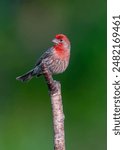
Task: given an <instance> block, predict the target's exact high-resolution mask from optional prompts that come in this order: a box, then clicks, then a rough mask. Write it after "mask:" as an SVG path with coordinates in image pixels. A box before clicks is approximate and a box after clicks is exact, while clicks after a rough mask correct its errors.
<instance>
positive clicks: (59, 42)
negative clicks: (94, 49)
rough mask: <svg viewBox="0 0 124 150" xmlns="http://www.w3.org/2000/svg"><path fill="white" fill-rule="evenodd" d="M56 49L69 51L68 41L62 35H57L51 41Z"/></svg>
mask: <svg viewBox="0 0 124 150" xmlns="http://www.w3.org/2000/svg"><path fill="white" fill-rule="evenodd" d="M52 42H53V43H54V44H55V46H56V47H58V46H59V47H61V48H66V49H70V41H69V39H68V38H67V37H66V35H64V34H57V35H56V36H55V39H53V40H52Z"/></svg>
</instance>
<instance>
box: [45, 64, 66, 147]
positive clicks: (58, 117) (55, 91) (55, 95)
mask: <svg viewBox="0 0 124 150" xmlns="http://www.w3.org/2000/svg"><path fill="white" fill-rule="evenodd" d="M42 71H43V75H44V77H45V80H46V82H47V85H48V89H49V92H50V97H51V104H52V114H53V127H54V150H65V136H64V113H63V105H62V97H61V85H60V83H59V82H58V81H55V80H53V78H52V75H51V73H50V71H49V70H48V69H47V66H46V65H45V63H42Z"/></svg>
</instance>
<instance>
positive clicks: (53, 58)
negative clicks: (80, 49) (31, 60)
mask: <svg viewBox="0 0 124 150" xmlns="http://www.w3.org/2000/svg"><path fill="white" fill-rule="evenodd" d="M52 42H53V43H54V45H53V47H51V48H49V49H48V50H47V51H45V52H44V53H43V54H42V56H41V57H40V58H39V59H38V61H37V63H36V65H35V67H34V68H33V69H32V70H30V71H28V72H27V73H26V74H24V75H22V76H19V77H17V78H16V79H17V80H20V81H27V80H30V79H31V78H32V77H34V76H37V77H38V76H40V75H42V64H43V63H45V65H46V66H47V68H48V69H49V71H50V73H51V74H59V73H62V72H63V71H65V70H66V68H67V66H68V64H69V58H70V41H69V39H68V38H67V37H66V36H65V35H64V34H57V35H56V36H55V38H54V39H53V40H52Z"/></svg>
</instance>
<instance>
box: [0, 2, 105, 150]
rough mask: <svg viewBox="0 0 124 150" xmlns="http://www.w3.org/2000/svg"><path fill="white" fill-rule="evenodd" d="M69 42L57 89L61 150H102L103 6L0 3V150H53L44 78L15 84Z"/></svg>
mask: <svg viewBox="0 0 124 150" xmlns="http://www.w3.org/2000/svg"><path fill="white" fill-rule="evenodd" d="M58 33H64V34H66V35H67V36H68V37H69V39H70V41H71V47H72V48H71V60H70V65H69V67H68V69H67V71H66V72H65V73H63V74H60V75H57V76H54V79H56V80H59V81H60V82H61V84H62V97H63V105H64V113H65V132H66V147H67V150H106V1H105V0H73V1H72V0H68V1H67V0H63V1H50V0H46V1H42V0H35V1H33V0H0V64H1V68H0V150H53V128H52V114H51V105H50V98H49V96H48V90H47V86H46V84H45V81H44V78H38V79H36V78H34V79H32V80H31V81H30V82H28V83H24V84H22V83H21V82H18V81H16V80H15V78H16V77H17V76H18V75H21V74H23V73H25V72H26V71H28V70H29V69H31V68H32V67H33V66H34V64H35V62H36V60H37V58H39V56H40V55H41V53H42V52H43V51H44V50H45V49H47V48H48V47H51V46H52V43H51V40H52V39H53V38H54V36H55V34H58Z"/></svg>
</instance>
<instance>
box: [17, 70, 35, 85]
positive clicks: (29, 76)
mask: <svg viewBox="0 0 124 150" xmlns="http://www.w3.org/2000/svg"><path fill="white" fill-rule="evenodd" d="M33 71H34V69H32V70H30V71H29V72H27V73H26V74H24V75H22V76H19V77H17V78H16V80H19V81H22V82H24V81H28V80H30V79H32V77H33V76H34V74H33Z"/></svg>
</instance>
